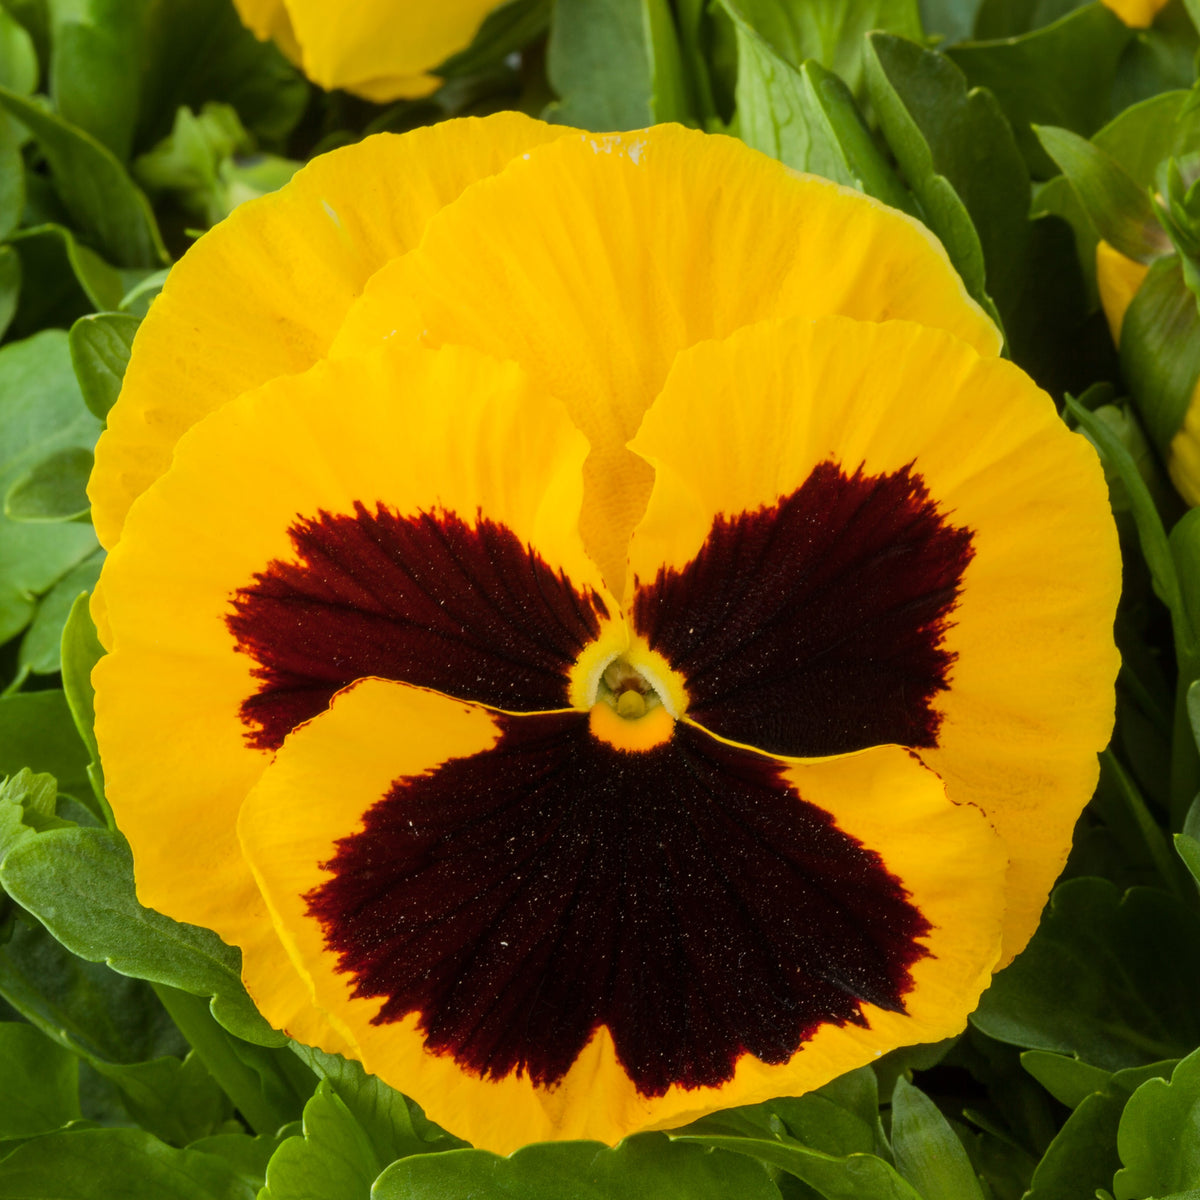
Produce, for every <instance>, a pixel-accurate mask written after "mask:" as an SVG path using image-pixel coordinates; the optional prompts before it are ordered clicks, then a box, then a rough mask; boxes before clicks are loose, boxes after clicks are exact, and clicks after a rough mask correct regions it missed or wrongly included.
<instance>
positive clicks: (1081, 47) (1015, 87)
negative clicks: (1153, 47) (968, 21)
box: [947, 4, 1134, 177]
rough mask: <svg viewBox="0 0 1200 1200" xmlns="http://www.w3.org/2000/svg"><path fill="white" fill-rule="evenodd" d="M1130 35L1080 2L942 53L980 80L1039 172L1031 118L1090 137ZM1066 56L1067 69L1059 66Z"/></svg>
mask: <svg viewBox="0 0 1200 1200" xmlns="http://www.w3.org/2000/svg"><path fill="white" fill-rule="evenodd" d="M1133 36H1134V34H1133V30H1131V29H1130V28H1129V27H1128V26H1127V25H1126V24H1125V23H1124V22H1123V21H1121V20H1120V18H1119V17H1117V16H1116V15H1115V14H1114V13H1112V12H1110V11H1109V10H1108V9H1107V8H1105V7H1104V6H1103V5H1101V4H1088V5H1086V6H1084V7H1082V8H1079V9H1077V10H1076V11H1074V12H1069V13H1067V14H1066V15H1065V16H1063V17H1061V18H1060V19H1059V20H1057V21H1054V22H1053V23H1052V24H1050V25H1046V26H1044V27H1043V28H1041V29H1035V30H1033V31H1031V32H1028V33H1023V34H1021V35H1019V36H1017V37H1011V38H1008V37H1006V38H1000V39H998V40H996V41H988V42H974V43H962V44H959V45H957V46H951V47H949V49H948V50H947V54H948V55H949V56H950V57H951V58H952V59H953V60H954V61H955V62H956V63H957V64H958V65H959V67H961V68H962V70H963V71H964V72H965V74H966V76H967V79H968V80H970V82H971V85H972V86H973V87H985V88H988V89H989V90H990V91H991V92H992V93H993V94H994V95H995V97H996V99H997V100H999V102H1000V104H1001V106H1002V107H1003V109H1004V111H1005V113H1006V114H1007V115H1008V119H1009V121H1011V122H1012V127H1013V130H1014V132H1015V134H1016V137H1017V142H1018V144H1019V145H1020V146H1021V149H1022V151H1023V152H1024V153H1025V155H1026V157H1027V158H1028V160H1029V163H1030V166H1031V168H1032V169H1033V170H1034V172H1035V173H1036V174H1038V175H1040V176H1042V177H1045V176H1048V175H1052V174H1053V173H1054V170H1053V166H1052V164H1051V163H1050V161H1049V159H1048V158H1047V157H1046V155H1045V153H1044V151H1043V150H1042V149H1041V147H1040V146H1039V145H1038V142H1037V140H1036V139H1035V138H1034V136H1033V133H1032V131H1031V126H1032V125H1034V124H1038V125H1061V126H1062V127H1064V128H1065V129H1069V130H1071V131H1072V132H1073V133H1077V134H1080V135H1082V136H1083V137H1090V136H1091V135H1092V134H1093V133H1094V132H1095V131H1096V130H1097V129H1099V128H1100V126H1101V125H1103V124H1104V122H1105V121H1107V120H1108V118H1109V116H1110V115H1111V110H1110V108H1109V99H1108V97H1109V95H1110V94H1111V91H1112V86H1113V81H1114V79H1115V77H1116V73H1117V66H1118V64H1119V62H1120V59H1121V54H1122V52H1123V51H1124V49H1125V47H1126V46H1127V45H1128V43H1129V41H1130V39H1131V38H1132V37H1133ZM1067 62H1069V63H1070V64H1071V68H1070V70H1064V69H1063V64H1064V63H1067Z"/></svg>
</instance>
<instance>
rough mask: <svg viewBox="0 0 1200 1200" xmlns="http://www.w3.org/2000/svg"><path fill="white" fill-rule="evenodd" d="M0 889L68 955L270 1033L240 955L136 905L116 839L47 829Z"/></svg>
mask: <svg viewBox="0 0 1200 1200" xmlns="http://www.w3.org/2000/svg"><path fill="white" fill-rule="evenodd" d="M40 694H41V693H35V695H40ZM0 703H3V701H0ZM81 745H82V743H81ZM0 884H2V885H3V887H4V889H5V891H7V892H8V894H9V895H10V896H12V897H13V899H15V900H16V901H17V902H18V903H19V904H21V905H22V906H23V907H24V908H26V909H28V910H29V911H30V912H31V913H33V914H34V916H36V917H37V918H38V920H40V921H41V922H42V923H43V924H44V925H45V926H46V928H47V929H49V930H50V932H51V933H52V934H54V936H55V937H56V938H57V939H58V940H59V941H60V942H62V944H63V945H64V946H66V947H67V949H68V950H70V951H71V952H72V953H73V954H77V955H79V957H81V958H84V959H87V960H88V961H90V962H106V963H108V965H109V966H111V967H112V968H113V970H115V971H118V972H120V973H121V974H122V975H130V976H133V977H135V978H139V979H147V980H150V981H151V982H154V983H163V984H167V985H169V986H172V987H175V988H179V989H181V990H183V991H185V992H190V993H192V994H193V995H196V996H213V995H219V996H221V997H222V998H223V999H224V1001H225V1002H226V1003H227V1004H233V1005H236V1007H237V1009H238V1010H239V1011H240V1012H241V1013H242V1015H243V1022H244V1023H243V1025H242V1026H241V1027H239V1033H242V1034H243V1035H246V1034H250V1035H251V1036H253V1034H254V1033H255V1031H257V1030H259V1029H262V1030H264V1031H265V1032H264V1033H262V1034H260V1036H267V1034H269V1032H270V1031H269V1030H266V1027H265V1023H264V1022H263V1020H262V1018H261V1017H259V1016H258V1013H257V1011H256V1010H255V1008H254V1006H253V1004H252V1003H251V1001H250V999H249V997H247V996H246V994H245V990H244V989H243V987H242V982H241V977H240V957H239V955H238V952H237V950H235V949H233V948H231V947H229V946H227V945H225V943H224V942H222V941H221V939H220V938H219V937H217V935H216V934H215V933H213V932H212V931H211V930H208V929H201V928H200V927H199V926H196V925H185V924H182V923H181V922H178V921H173V920H171V918H170V917H166V916H163V915H162V914H161V913H158V912H155V911H154V910H153V909H149V908H143V907H142V906H141V905H140V904H139V903H138V902H137V897H136V895H135V894H134V887H133V860H132V857H131V856H130V853H129V847H128V845H127V844H126V842H125V839H124V838H123V837H121V835H120V834H118V833H114V832H112V831H110V830H106V829H61V830H50V831H47V832H46V833H44V834H41V835H39V836H38V837H37V838H33V839H31V840H29V841H27V842H25V843H23V844H22V845H21V846H19V847H15V848H14V849H13V850H11V851H10V852H9V854H8V856H7V857H6V858H5V859H4V862H3V863H2V864H0ZM267 1040H268V1041H271V1042H277V1040H278V1039H277V1038H272V1037H268V1039H267ZM280 1123H282V1122H280Z"/></svg>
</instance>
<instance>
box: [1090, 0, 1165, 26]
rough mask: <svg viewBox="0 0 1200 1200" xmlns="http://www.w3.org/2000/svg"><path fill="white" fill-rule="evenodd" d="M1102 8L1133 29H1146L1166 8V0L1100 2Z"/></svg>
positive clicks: (1102, 0)
mask: <svg viewBox="0 0 1200 1200" xmlns="http://www.w3.org/2000/svg"><path fill="white" fill-rule="evenodd" d="M1101 2H1102V3H1103V5H1104V7H1105V8H1107V9H1111V10H1112V11H1113V12H1115V13H1116V14H1117V16H1118V17H1120V18H1121V20H1122V21H1124V22H1125V24H1126V25H1128V26H1130V27H1131V28H1133V29H1147V28H1149V27H1150V26H1151V25H1153V24H1154V18H1155V17H1156V16H1158V14H1159V13H1160V12H1162V10H1163V9H1164V8H1166V7H1167V0H1101Z"/></svg>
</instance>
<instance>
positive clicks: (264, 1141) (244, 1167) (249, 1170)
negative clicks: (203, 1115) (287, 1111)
mask: <svg viewBox="0 0 1200 1200" xmlns="http://www.w3.org/2000/svg"><path fill="white" fill-rule="evenodd" d="M294 1128H295V1126H290V1125H289V1126H285V1131H280V1133H279V1134H277V1135H275V1136H274V1137H251V1136H250V1135H249V1134H246V1133H214V1134H212V1135H211V1136H210V1137H204V1138H198V1139H197V1140H196V1141H194V1142H192V1143H191V1144H190V1146H189V1147H188V1149H190V1150H196V1151H199V1152H202V1153H204V1154H215V1155H217V1156H218V1157H220V1158H223V1159H225V1160H226V1161H227V1162H228V1163H230V1164H231V1165H232V1166H233V1168H234V1170H236V1171H237V1172H238V1174H240V1175H241V1177H242V1178H243V1179H244V1180H246V1182H247V1183H249V1184H251V1185H252V1186H253V1187H255V1188H260V1187H262V1185H263V1182H264V1181H265V1179H266V1176H267V1163H269V1162H270V1161H271V1155H273V1154H274V1153H275V1151H276V1150H278V1149H279V1147H280V1146H281V1145H282V1144H283V1142H284V1140H285V1139H286V1138H287V1137H289V1136H291V1134H292V1130H293V1129H294Z"/></svg>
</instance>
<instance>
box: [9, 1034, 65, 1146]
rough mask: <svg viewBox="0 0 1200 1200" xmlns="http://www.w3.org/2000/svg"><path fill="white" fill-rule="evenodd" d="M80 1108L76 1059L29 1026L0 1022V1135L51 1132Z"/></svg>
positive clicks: (13, 1136)
mask: <svg viewBox="0 0 1200 1200" xmlns="http://www.w3.org/2000/svg"><path fill="white" fill-rule="evenodd" d="M81 1115H82V1114H81V1113H80V1111H79V1060H78V1059H77V1058H76V1057H75V1056H74V1055H73V1054H71V1053H69V1052H68V1051H67V1050H64V1049H63V1048H62V1047H61V1046H57V1045H55V1044H54V1042H52V1041H50V1040H49V1039H48V1038H47V1037H45V1036H44V1035H43V1034H41V1033H39V1032H38V1031H37V1030H36V1029H34V1027H33V1026H32V1025H25V1024H15V1023H12V1022H4V1023H3V1024H0V1140H3V1139H5V1138H27V1137H36V1136H37V1135H38V1134H41V1133H51V1132H53V1131H54V1130H55V1129H60V1128H62V1126H64V1125H66V1124H67V1123H68V1122H69V1121H76V1120H78V1119H79V1118H80V1116H81Z"/></svg>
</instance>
